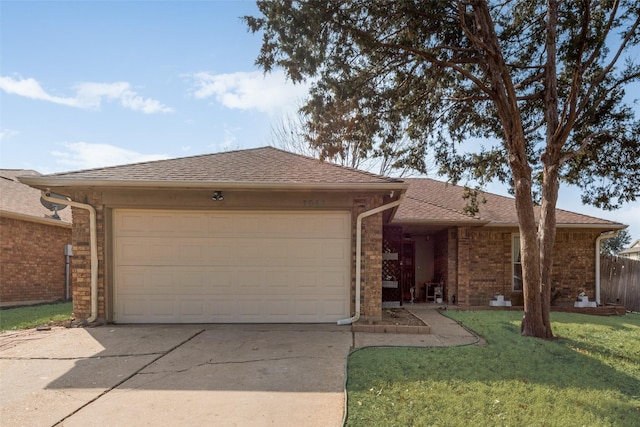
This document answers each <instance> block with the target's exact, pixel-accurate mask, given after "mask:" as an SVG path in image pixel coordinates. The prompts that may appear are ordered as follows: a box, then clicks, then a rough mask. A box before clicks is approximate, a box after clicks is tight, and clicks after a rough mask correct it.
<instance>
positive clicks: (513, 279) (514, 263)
mask: <svg viewBox="0 0 640 427" xmlns="http://www.w3.org/2000/svg"><path fill="white" fill-rule="evenodd" d="M516 242H517V243H516ZM516 244H517V245H518V249H517V253H516ZM516 257H517V258H518V259H517V260H516ZM517 266H519V267H517ZM518 273H519V274H518ZM518 280H519V289H518V286H517V282H518ZM523 287H524V281H523V280H522V247H521V245H520V234H519V233H513V234H512V235H511V291H512V292H522V291H523Z"/></svg>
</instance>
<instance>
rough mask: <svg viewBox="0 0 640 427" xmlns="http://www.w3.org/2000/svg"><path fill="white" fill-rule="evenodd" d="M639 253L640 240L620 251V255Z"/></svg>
mask: <svg viewBox="0 0 640 427" xmlns="http://www.w3.org/2000/svg"><path fill="white" fill-rule="evenodd" d="M637 253H640V240H636V241H635V243H634V244H633V245H631V246H629V247H628V248H627V249H625V250H623V251H620V252H619V253H618V255H625V254H637Z"/></svg>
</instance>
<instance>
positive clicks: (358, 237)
mask: <svg viewBox="0 0 640 427" xmlns="http://www.w3.org/2000/svg"><path fill="white" fill-rule="evenodd" d="M403 198H404V192H401V193H400V196H399V197H398V199H397V200H396V201H393V202H391V203H387V204H386V205H382V206H378V207H377V208H374V209H371V210H369V211H364V212H362V213H360V215H358V219H357V220H356V312H355V314H354V315H353V317H349V318H348V319H340V320H338V325H350V324H352V323H354V322H357V321H358V319H359V318H360V285H361V283H360V282H361V280H362V279H361V273H360V266H361V264H362V253H361V252H362V220H363V218H366V217H368V216H371V215H375V214H377V213H380V212H383V211H386V210H388V209H391V208H395V207H396V206H398V205H400V202H402V199H403Z"/></svg>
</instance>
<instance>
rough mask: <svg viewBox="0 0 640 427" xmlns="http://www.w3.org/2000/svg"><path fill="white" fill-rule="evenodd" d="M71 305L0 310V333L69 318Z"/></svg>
mask: <svg viewBox="0 0 640 427" xmlns="http://www.w3.org/2000/svg"><path fill="white" fill-rule="evenodd" d="M72 310H73V308H72V303H70V302H65V303H56V304H43V305H34V306H29V307H17V308H6V309H3V310H0V331H11V330H17V329H28V328H35V327H36V326H38V325H43V324H47V323H49V322H62V321H65V320H69V319H70V318H71V311H72Z"/></svg>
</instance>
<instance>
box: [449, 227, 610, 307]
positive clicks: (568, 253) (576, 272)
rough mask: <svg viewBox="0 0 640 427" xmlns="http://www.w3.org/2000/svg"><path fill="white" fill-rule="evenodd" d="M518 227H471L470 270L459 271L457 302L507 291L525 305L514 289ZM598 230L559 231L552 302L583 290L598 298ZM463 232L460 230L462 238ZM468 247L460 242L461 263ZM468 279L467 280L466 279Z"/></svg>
mask: <svg viewBox="0 0 640 427" xmlns="http://www.w3.org/2000/svg"><path fill="white" fill-rule="evenodd" d="M517 232H518V229H517V228H513V229H504V228H471V229H468V236H469V239H468V240H469V242H468V252H469V260H470V262H469V263H468V265H469V271H468V273H467V272H466V271H464V270H465V269H464V268H462V267H461V268H460V269H459V271H458V288H459V294H458V303H459V304H461V305H488V304H489V301H490V300H491V297H492V296H493V295H496V294H502V295H505V296H506V297H507V298H509V299H511V301H512V304H513V305H522V304H523V298H522V292H512V291H511V286H512V283H511V281H512V274H513V273H512V266H511V244H512V243H511V242H512V236H513V234H514V233H517ZM599 234H600V232H599V231H593V230H581V229H564V230H559V231H558V232H557V235H556V243H555V246H554V253H553V268H552V284H551V300H552V301H551V302H552V304H554V305H565V304H572V303H573V301H574V300H575V298H576V297H577V295H578V294H579V293H580V292H583V291H584V292H586V293H587V295H588V296H589V299H592V300H593V299H595V241H596V238H597V237H598V235H599ZM460 235H461V232H460V231H459V232H458V239H459V240H462V239H460ZM465 251H467V249H466V247H465V244H464V242H461V241H459V242H458V260H459V265H461V266H463V262H462V256H464V253H465ZM466 278H468V282H465V280H467V279H466Z"/></svg>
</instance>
